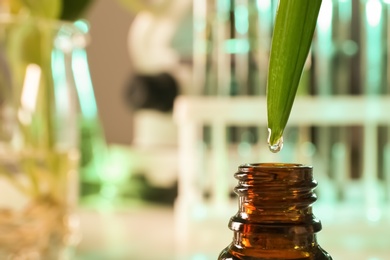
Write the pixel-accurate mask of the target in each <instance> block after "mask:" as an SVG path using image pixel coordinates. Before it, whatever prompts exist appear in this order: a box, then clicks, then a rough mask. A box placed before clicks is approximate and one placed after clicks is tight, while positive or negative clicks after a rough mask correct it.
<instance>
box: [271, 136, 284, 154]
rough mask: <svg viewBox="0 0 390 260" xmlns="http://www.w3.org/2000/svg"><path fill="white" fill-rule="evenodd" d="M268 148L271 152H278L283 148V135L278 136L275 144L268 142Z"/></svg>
mask: <svg viewBox="0 0 390 260" xmlns="http://www.w3.org/2000/svg"><path fill="white" fill-rule="evenodd" d="M268 147H269V150H270V151H271V152H273V153H277V152H280V150H282V148H283V137H280V138H279V140H278V141H277V142H276V144H273V145H271V144H269V146H268Z"/></svg>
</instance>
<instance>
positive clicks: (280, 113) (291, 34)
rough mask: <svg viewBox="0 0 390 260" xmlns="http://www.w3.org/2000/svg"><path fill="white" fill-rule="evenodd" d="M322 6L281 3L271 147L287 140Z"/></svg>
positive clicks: (303, 0)
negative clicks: (298, 90) (286, 134)
mask: <svg viewBox="0 0 390 260" xmlns="http://www.w3.org/2000/svg"><path fill="white" fill-rule="evenodd" d="M321 3H322V0H280V4H279V8H278V12H277V15H276V21H275V27H274V34H273V37H272V44H271V56H270V63H269V72H268V86H267V110H268V128H269V130H270V136H269V141H268V142H269V145H270V146H273V145H278V143H279V142H280V139H281V138H282V136H283V131H284V128H285V127H286V124H287V121H288V118H289V116H290V112H291V108H292V105H293V103H294V99H295V95H296V92H297V88H298V84H299V80H300V77H301V74H302V71H303V67H304V65H305V61H306V59H307V55H308V53H309V49H310V45H311V41H312V38H313V34H314V30H315V27H316V22H317V18H318V14H319V10H320V7H321ZM279 149H280V147H279ZM275 151H277V150H275Z"/></svg>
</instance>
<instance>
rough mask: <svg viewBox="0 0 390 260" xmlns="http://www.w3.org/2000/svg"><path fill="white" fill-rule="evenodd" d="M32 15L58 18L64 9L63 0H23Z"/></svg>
mask: <svg viewBox="0 0 390 260" xmlns="http://www.w3.org/2000/svg"><path fill="white" fill-rule="evenodd" d="M22 3H23V4H24V5H25V6H26V7H27V8H28V9H29V10H30V12H31V15H32V16H36V17H42V18H48V19H58V17H59V16H60V14H61V10H62V0H22Z"/></svg>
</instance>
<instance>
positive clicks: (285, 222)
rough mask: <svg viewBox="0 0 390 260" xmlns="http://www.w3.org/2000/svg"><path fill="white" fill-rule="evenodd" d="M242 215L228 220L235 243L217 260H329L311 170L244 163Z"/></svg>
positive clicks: (240, 192)
mask: <svg viewBox="0 0 390 260" xmlns="http://www.w3.org/2000/svg"><path fill="white" fill-rule="evenodd" d="M235 178H236V179H237V180H238V185H237V186H236V188H235V189H234V191H235V193H236V194H237V195H238V199H239V205H238V212H237V214H236V215H234V216H233V217H232V218H231V219H230V222H229V228H230V229H231V230H232V231H233V232H234V236H233V242H232V243H231V244H230V245H229V246H228V247H227V248H225V249H224V250H223V251H222V252H221V254H220V255H219V258H218V260H271V259H272V260H282V259H283V260H290V259H294V260H329V259H332V257H331V256H330V255H329V254H328V253H327V252H325V251H324V250H323V249H322V248H321V247H320V246H319V245H318V243H317V238H316V233H317V232H319V231H320V230H321V222H320V221H319V220H318V219H317V218H316V217H315V216H314V215H313V212H312V206H311V205H312V204H313V203H314V202H315V201H316V195H315V194H314V192H313V190H314V188H315V187H316V186H317V182H316V181H315V180H314V179H313V172H312V167H311V166H305V165H301V164H279V163H262V164H245V165H241V166H240V167H239V168H238V172H237V173H236V174H235Z"/></svg>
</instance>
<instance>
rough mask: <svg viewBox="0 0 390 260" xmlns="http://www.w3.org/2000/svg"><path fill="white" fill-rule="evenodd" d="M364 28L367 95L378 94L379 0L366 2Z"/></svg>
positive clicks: (380, 50)
mask: <svg viewBox="0 0 390 260" xmlns="http://www.w3.org/2000/svg"><path fill="white" fill-rule="evenodd" d="M365 10H366V11H365V27H366V39H364V40H363V41H365V42H366V44H367V46H366V50H367V52H366V73H367V74H366V81H365V89H366V93H367V94H368V95H375V94H380V91H381V89H380V88H381V75H382V66H383V64H382V51H383V50H382V49H383V46H382V24H383V21H382V19H381V18H382V4H381V2H380V1H379V0H367V2H366V8H365Z"/></svg>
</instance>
